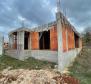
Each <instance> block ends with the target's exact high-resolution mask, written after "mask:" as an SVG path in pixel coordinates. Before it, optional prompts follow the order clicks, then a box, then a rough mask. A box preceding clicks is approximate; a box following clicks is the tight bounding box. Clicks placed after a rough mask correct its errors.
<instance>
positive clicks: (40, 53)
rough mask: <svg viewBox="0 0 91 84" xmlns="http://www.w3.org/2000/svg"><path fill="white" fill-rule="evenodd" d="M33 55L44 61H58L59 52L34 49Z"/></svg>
mask: <svg viewBox="0 0 91 84" xmlns="http://www.w3.org/2000/svg"><path fill="white" fill-rule="evenodd" d="M31 56H32V57H34V58H36V59H39V60H44V61H49V62H55V63H58V52H57V51H49V50H32V51H31Z"/></svg>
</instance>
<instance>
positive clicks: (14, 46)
mask: <svg viewBox="0 0 91 84" xmlns="http://www.w3.org/2000/svg"><path fill="white" fill-rule="evenodd" d="M13 49H17V42H16V41H15V42H14V44H13Z"/></svg>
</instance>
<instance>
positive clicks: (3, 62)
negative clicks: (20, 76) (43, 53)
mask: <svg viewBox="0 0 91 84" xmlns="http://www.w3.org/2000/svg"><path fill="white" fill-rule="evenodd" d="M54 65H55V63H51V62H47V61H40V60H36V59H34V58H29V59H27V60H25V61H20V60H17V59H14V58H11V57H8V56H5V55H3V56H1V57H0V71H1V70H3V69H6V68H8V67H11V68H12V69H30V70H31V69H45V68H54Z"/></svg>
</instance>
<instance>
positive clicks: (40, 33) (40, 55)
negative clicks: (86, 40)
mask: <svg viewBox="0 0 91 84" xmlns="http://www.w3.org/2000/svg"><path fill="white" fill-rule="evenodd" d="M81 48H82V39H81V37H80V34H79V33H78V32H77V31H76V29H75V28H74V26H72V25H71V24H70V23H69V21H68V20H67V19H66V17H65V16H64V15H63V14H62V13H61V12H60V11H58V12H57V13H56V21H54V22H52V23H49V24H45V25H42V26H38V27H36V28H31V29H28V28H23V27H22V28H19V29H16V30H14V31H11V32H10V33H9V49H8V50H7V51H6V54H7V55H9V56H11V57H14V58H16V59H19V60H25V59H28V58H29V57H34V58H36V59H40V60H47V61H50V62H56V63H57V64H58V69H59V70H60V71H62V70H64V69H65V68H66V67H67V66H69V64H70V63H71V62H72V61H73V60H74V58H75V57H76V56H77V54H79V52H80V50H81Z"/></svg>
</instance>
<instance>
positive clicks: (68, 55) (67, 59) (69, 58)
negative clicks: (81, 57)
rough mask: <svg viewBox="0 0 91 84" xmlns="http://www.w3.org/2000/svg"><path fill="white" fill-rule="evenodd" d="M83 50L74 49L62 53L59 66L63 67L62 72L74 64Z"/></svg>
mask: <svg viewBox="0 0 91 84" xmlns="http://www.w3.org/2000/svg"><path fill="white" fill-rule="evenodd" d="M80 51H81V48H77V49H73V50H70V51H68V52H65V53H62V56H61V57H60V62H59V65H60V67H61V71H64V70H65V69H66V68H67V67H69V66H70V64H72V62H73V61H74V60H75V58H76V56H77V55H78V54H79V53H80Z"/></svg>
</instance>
